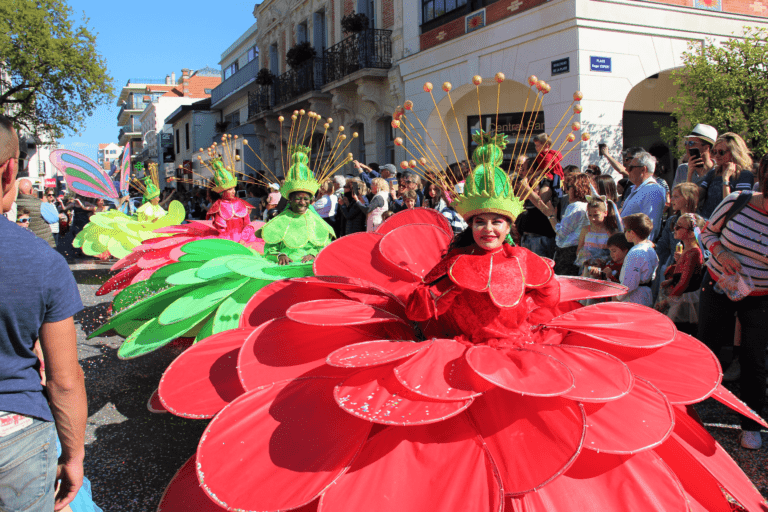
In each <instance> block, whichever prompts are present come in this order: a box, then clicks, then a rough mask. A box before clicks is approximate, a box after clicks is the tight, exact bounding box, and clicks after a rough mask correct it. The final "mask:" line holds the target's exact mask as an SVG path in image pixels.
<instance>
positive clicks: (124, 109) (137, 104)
mask: <svg viewBox="0 0 768 512" xmlns="http://www.w3.org/2000/svg"><path fill="white" fill-rule="evenodd" d="M147 105H148V103H146V102H144V101H133V100H130V99H129V100H128V101H126V102H125V103H123V105H122V106H121V107H120V111H119V112H118V113H117V122H118V123H119V122H120V120H121V118H122V117H123V114H126V113H128V111H129V110H132V111H134V112H142V111H143V110H144V108H146V106H147Z"/></svg>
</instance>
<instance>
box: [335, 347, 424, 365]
mask: <svg viewBox="0 0 768 512" xmlns="http://www.w3.org/2000/svg"><path fill="white" fill-rule="evenodd" d="M431 343H432V342H431V341H425V342H423V343H414V342H412V341H391V340H376V341H364V342H363V343H356V344H354V345H347V346H346V347H342V348H340V349H338V350H336V351H334V352H332V353H331V355H329V356H328V358H327V359H326V361H325V362H326V364H329V365H331V366H338V367H339V368H365V367H368V366H380V365H383V364H388V363H391V362H393V361H399V360H400V359H403V358H405V357H409V356H412V355H413V354H415V353H416V352H419V351H421V350H424V349H426V348H427V347H429V345H430V344H431Z"/></svg>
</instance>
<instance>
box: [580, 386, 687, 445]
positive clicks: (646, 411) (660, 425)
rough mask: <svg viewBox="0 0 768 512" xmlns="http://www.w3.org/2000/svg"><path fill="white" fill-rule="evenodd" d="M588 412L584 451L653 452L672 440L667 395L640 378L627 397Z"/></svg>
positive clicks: (595, 405) (587, 407) (589, 408)
mask: <svg viewBox="0 0 768 512" xmlns="http://www.w3.org/2000/svg"><path fill="white" fill-rule="evenodd" d="M584 410H585V412H586V413H587V427H588V428H587V438H586V440H585V441H584V447H585V448H589V449H592V450H596V451H598V452H606V453H617V454H629V453H635V452H639V451H642V450H647V449H649V448H653V447H654V446H658V445H660V444H661V443H663V442H664V440H665V439H666V438H667V437H669V434H670V433H671V432H672V427H673V426H674V424H675V416H674V413H673V412H672V406H671V405H670V404H669V402H668V401H667V399H666V398H665V397H664V395H663V394H662V393H661V392H660V391H659V390H658V389H656V388H655V387H654V386H653V384H651V383H650V382H648V381H646V380H643V379H641V378H639V377H635V385H634V386H633V387H632V390H631V391H630V392H629V394H628V395H627V396H625V397H622V398H620V399H618V400H614V401H612V402H604V403H593V404H590V403H585V404H584Z"/></svg>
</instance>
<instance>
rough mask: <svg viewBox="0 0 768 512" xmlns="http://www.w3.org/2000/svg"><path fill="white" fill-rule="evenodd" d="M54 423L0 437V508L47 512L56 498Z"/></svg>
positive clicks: (36, 423) (37, 423)
mask: <svg viewBox="0 0 768 512" xmlns="http://www.w3.org/2000/svg"><path fill="white" fill-rule="evenodd" d="M57 463H58V457H57V456H56V427H55V425H54V423H53V422H52V421H42V420H38V419H34V420H33V421H32V425H30V426H28V427H26V428H24V429H22V430H20V431H18V432H14V433H13V434H10V435H8V436H6V437H0V510H3V511H6V510H8V511H11V510H13V511H23V512H37V511H40V512H50V511H51V510H53V502H54V498H55V489H54V483H55V481H56V465H57Z"/></svg>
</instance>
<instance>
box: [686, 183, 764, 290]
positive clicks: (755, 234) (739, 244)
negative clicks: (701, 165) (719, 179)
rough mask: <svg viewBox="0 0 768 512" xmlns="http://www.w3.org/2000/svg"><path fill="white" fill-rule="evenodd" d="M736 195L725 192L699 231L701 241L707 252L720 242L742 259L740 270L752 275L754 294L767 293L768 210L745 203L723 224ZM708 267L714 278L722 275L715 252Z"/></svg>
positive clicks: (721, 267)
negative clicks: (745, 204)
mask: <svg viewBox="0 0 768 512" xmlns="http://www.w3.org/2000/svg"><path fill="white" fill-rule="evenodd" d="M738 196H739V192H734V193H733V194H730V195H728V197H726V198H725V199H724V200H723V202H722V203H720V205H718V207H717V208H715V211H714V212H713V213H712V216H711V217H710V218H709V222H708V223H707V225H706V227H705V228H704V231H703V232H702V234H701V240H702V242H703V243H704V246H705V247H707V249H709V250H710V251H711V250H712V249H711V248H712V244H714V243H715V242H718V241H719V242H720V243H722V244H723V247H724V248H725V249H727V250H728V251H730V252H731V253H733V254H735V255H736V257H737V258H738V260H739V261H740V262H741V273H742V274H743V275H748V276H749V277H751V278H752V281H753V282H754V286H755V291H754V292H753V293H756V294H761V295H762V294H765V293H768V212H766V211H765V210H763V209H762V208H758V207H755V206H754V205H752V204H748V205H747V206H746V207H744V209H743V210H741V211H740V212H739V213H738V214H737V215H736V216H735V217H734V218H733V219H731V220H730V221H729V222H728V224H727V225H725V226H723V220H725V216H726V215H727V214H728V210H730V209H731V206H732V205H733V203H734V201H736V198H737V197H738ZM715 252H716V253H720V251H715ZM707 268H709V271H710V272H711V273H712V275H713V276H714V277H715V279H720V277H722V276H723V275H724V272H723V266H722V264H721V263H720V262H719V261H717V258H716V257H715V256H714V255H713V256H712V257H711V258H709V261H708V262H707Z"/></svg>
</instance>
